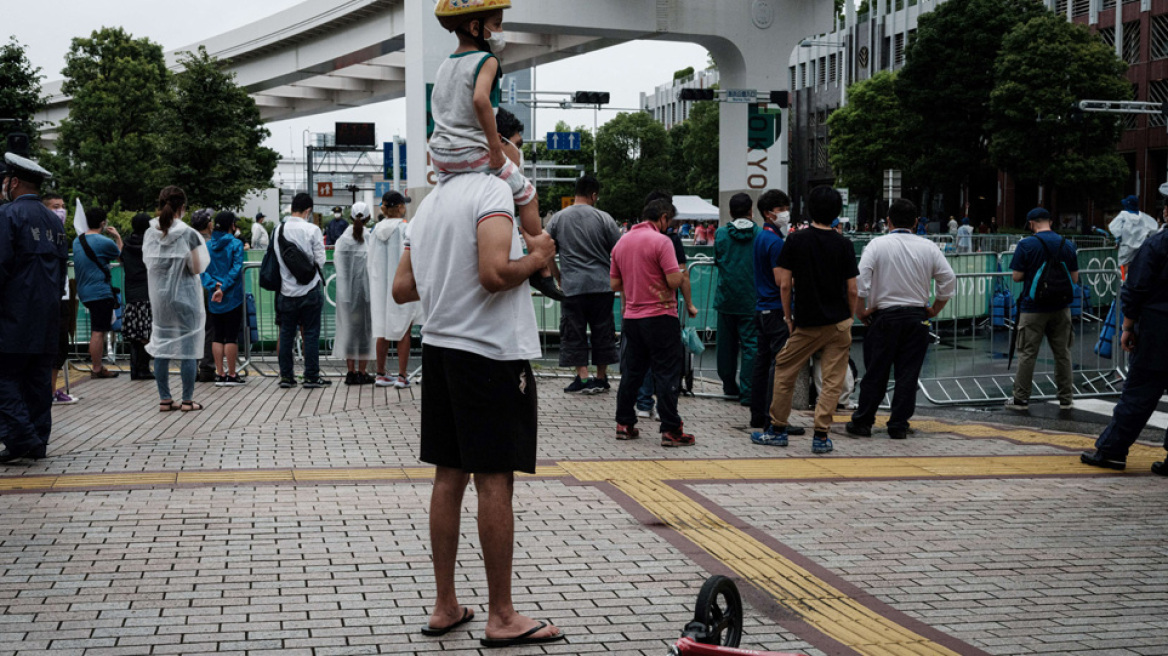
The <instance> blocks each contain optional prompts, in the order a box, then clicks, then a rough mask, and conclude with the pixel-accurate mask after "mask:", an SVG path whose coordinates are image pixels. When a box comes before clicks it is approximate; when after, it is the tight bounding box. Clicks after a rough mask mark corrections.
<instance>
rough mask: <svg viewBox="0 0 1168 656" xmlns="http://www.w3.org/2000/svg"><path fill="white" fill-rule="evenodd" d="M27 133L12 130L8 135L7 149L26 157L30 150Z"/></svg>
mask: <svg viewBox="0 0 1168 656" xmlns="http://www.w3.org/2000/svg"><path fill="white" fill-rule="evenodd" d="M31 150H32V149H31V144H30V143H29V140H28V135H27V134H25V133H23V132H12V133H10V134H9V135H8V144H7V151H6V152H9V153H12V154H14V155H21V156H23V157H28V156H29V153H30V152H31Z"/></svg>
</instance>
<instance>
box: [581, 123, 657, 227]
mask: <svg viewBox="0 0 1168 656" xmlns="http://www.w3.org/2000/svg"><path fill="white" fill-rule="evenodd" d="M596 151H597V154H598V156H599V159H600V171H599V175H598V176H597V177H599V178H600V183H601V184H602V185H603V189H602V191H601V194H600V209H602V210H605V211H607V212H609V213H610V214H612V215H613V216H614V217H615V218H616V219H617V220H618V221H625V220H628V219H631V218H634V217H638V216H640V214H641V209H642V207H641V205H642V204H643V202H644V200H645V196H646V195H647V194H648V193H649V192H650V191H653V190H654V189H668V188H669V186H670V184H671V183H672V181H673V179H672V174H671V167H672V166H673V162H672V161H671V156H672V148H671V147H670V139H669V133H668V132H666V131H665V127H664V126H662V125H661V124H660V123H658V122H656V121H654V120H653V117H651V116H649V115H648V114H645V113H643V112H642V113H636V114H618V115H617V117H616V118H614V119H613V120H611V121H609V122H608V123H607V124H605V125H604V126H602V127H601V128H600V134H599V135H598V138H597V140H596Z"/></svg>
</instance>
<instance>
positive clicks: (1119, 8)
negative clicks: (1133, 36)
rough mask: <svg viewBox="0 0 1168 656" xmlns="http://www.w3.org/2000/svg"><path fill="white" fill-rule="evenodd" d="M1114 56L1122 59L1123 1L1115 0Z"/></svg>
mask: <svg viewBox="0 0 1168 656" xmlns="http://www.w3.org/2000/svg"><path fill="white" fill-rule="evenodd" d="M1115 56H1116V57H1119V58H1120V59H1123V0H1115Z"/></svg>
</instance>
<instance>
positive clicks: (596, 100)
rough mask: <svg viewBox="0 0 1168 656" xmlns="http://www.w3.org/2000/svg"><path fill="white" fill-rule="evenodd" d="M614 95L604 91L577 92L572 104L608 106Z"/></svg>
mask: <svg viewBox="0 0 1168 656" xmlns="http://www.w3.org/2000/svg"><path fill="white" fill-rule="evenodd" d="M611 99H612V95H611V94H609V93H607V92H604V91H577V92H576V95H575V97H574V98H573V99H572V102H574V103H576V104H577V105H607V104H608V103H609V102H611Z"/></svg>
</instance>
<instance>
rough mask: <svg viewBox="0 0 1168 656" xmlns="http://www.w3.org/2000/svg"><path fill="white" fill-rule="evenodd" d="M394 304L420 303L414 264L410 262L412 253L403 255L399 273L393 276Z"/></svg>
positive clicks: (398, 269) (407, 252)
mask: <svg viewBox="0 0 1168 656" xmlns="http://www.w3.org/2000/svg"><path fill="white" fill-rule="evenodd" d="M392 293H393V302H394V303H397V304H398V305H405V304H406V303H412V302H413V301H420V300H422V297H421V296H419V295H418V281H417V280H416V279H415V278H414V263H413V262H412V261H411V260H410V251H409V249H406V252H404V253H402V256H401V260H399V261H398V263H397V272H396V273H394V275H393V291H392Z"/></svg>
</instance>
